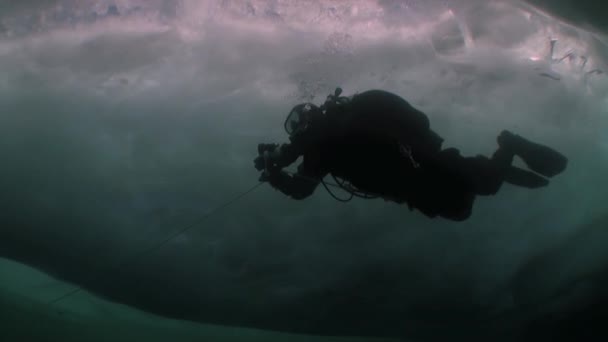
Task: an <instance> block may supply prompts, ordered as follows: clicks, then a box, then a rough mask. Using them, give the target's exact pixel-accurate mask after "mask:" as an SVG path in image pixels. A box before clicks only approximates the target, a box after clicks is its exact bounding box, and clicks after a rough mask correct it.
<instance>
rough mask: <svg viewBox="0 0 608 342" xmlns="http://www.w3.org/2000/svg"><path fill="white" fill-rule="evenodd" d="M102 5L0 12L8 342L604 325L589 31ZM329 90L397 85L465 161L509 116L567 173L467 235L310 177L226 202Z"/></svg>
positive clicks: (490, 7)
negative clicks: (259, 157) (304, 188)
mask: <svg viewBox="0 0 608 342" xmlns="http://www.w3.org/2000/svg"><path fill="white" fill-rule="evenodd" d="M117 4H118V3H117ZM60 5H61V6H60ZM110 5H111V4H109V3H102V2H100V3H93V2H90V3H89V2H80V3H76V2H65V3H62V4H61V3H60V2H57V3H54V4H48V3H46V4H45V3H43V2H38V3H36V2H32V3H29V4H25V3H24V4H23V5H17V3H15V4H10V5H5V7H3V12H2V16H1V17H0V18H1V20H0V23H1V24H2V25H1V26H0V35H2V36H3V38H2V40H0V73H1V75H2V76H1V77H0V113H1V114H0V155H1V156H3V158H2V160H3V163H2V167H1V168H0V189H2V195H1V196H0V203H1V204H2V207H3V208H4V210H3V213H2V214H0V256H2V257H4V258H6V259H9V260H14V261H16V262H18V263H13V262H9V261H3V262H2V263H1V264H0V266H1V267H0V274H2V276H1V277H2V278H1V279H2V281H1V282H0V283H1V284H2V285H0V288H2V292H1V295H0V300H1V301H2V303H1V305H0V308H1V309H0V314H1V316H0V326H1V327H2V329H6V330H5V331H7V333H8V334H9V335H8V336H9V338H12V340H15V341H22V340H24V339H26V340H28V341H38V340H39V341H46V340H53V341H55V340H69V339H68V336H71V337H69V338H73V340H75V341H76V340H84V339H86V340H99V341H106V340H108V341H109V340H112V341H117V340H125V341H126V340H134V339H137V340H140V339H141V340H147V341H164V340H169V339H171V340H178V341H181V340H183V341H190V340H200V339H206V340H214V341H216V340H217V341H257V340H269V339H276V340H286V339H287V340H295V341H297V340H302V341H305V340H306V341H308V340H328V341H329V340H331V341H333V340H341V339H340V338H329V337H328V338H323V337H311V336H310V335H324V336H362V338H361V340H365V341H371V340H373V339H372V338H373V337H385V338H401V339H407V340H436V341H446V340H450V341H454V340H467V341H471V340H488V339H489V340H530V341H532V340H534V341H537V340H541V341H545V340H547V341H549V340H551V341H555V340H572V339H585V340H594V339H595V340H600V339H601V338H602V336H604V337H605V332H602V330H601V322H603V319H604V318H605V317H606V312H605V310H604V309H603V303H605V301H606V292H605V290H604V289H603V288H604V287H605V286H604V285H605V282H606V273H605V269H606V265H607V262H608V254H607V253H606V252H605V248H603V246H604V244H605V242H606V241H607V240H606V239H607V237H606V233H605V232H604V228H605V226H606V221H607V218H606V217H607V216H606V211H605V210H606V208H605V200H606V199H607V197H608V193H607V192H606V191H605V189H604V188H603V187H602V184H603V179H604V175H605V174H606V169H607V168H608V158H607V157H606V156H607V154H606V148H607V142H606V137H605V129H606V125H607V121H606V114H608V113H606V112H607V109H606V108H607V107H606V104H607V102H606V90H607V89H608V87H607V82H606V79H605V78H604V76H603V74H602V73H601V72H600V71H601V70H603V69H602V68H604V67H605V60H604V59H603V57H602V56H604V51H605V47H604V45H602V43H601V41H602V39H603V38H602V36H601V35H598V36H594V35H592V34H590V33H589V32H587V31H582V30H578V29H575V28H573V27H571V26H564V25H562V24H561V23H560V21H559V19H554V18H551V17H550V16H549V17H546V16H537V15H536V14H534V13H530V12H525V11H524V10H519V9H516V8H515V7H513V5H509V4H503V3H500V2H496V3H494V2H490V3H488V2H454V3H452V4H451V5H450V6H451V10H452V11H451V12H450V11H448V7H446V5H445V3H444V2H439V1H437V2H427V3H425V2H415V1H412V2H410V1H407V2H390V1H380V2H379V3H378V4H376V3H373V2H365V3H358V2H352V3H350V2H343V3H336V4H334V3H329V2H322V1H319V2H311V3H306V4H302V3H297V2H293V3H290V2H269V3H266V2H250V3H249V5H244V4H243V3H241V2H230V1H224V2H217V3H216V2H187V1H183V2H179V1H175V2H171V1H164V2H163V1H156V2H147V3H138V2H135V1H134V2H132V3H128V2H124V3H120V4H118V6H117V7H116V8H115V9H110V8H109V7H108V6H110ZM0 8H2V7H0ZM108 10H109V11H108ZM115 11H116V12H118V15H114V14H116V13H115ZM526 11H527V10H526ZM93 12H94V13H97V14H96V15H95V16H94V17H91V15H92V14H91V13H93ZM577 13H578V12H577ZM580 13H584V12H583V11H581V12H580ZM92 18H93V19H92ZM572 20H573V22H575V21H574V19H572ZM590 20H591V19H590ZM551 38H554V39H557V43H556V45H555V49H554V55H553V56H550V55H549V47H550V43H549V41H550V39H551ZM563 56H568V57H567V58H565V59H563V60H562V58H561V57H563ZM552 59H553V60H552ZM336 86H341V87H342V88H344V91H345V93H346V95H350V94H353V93H356V92H361V91H364V90H367V89H370V88H381V89H386V90H390V91H393V92H395V93H398V94H400V95H402V96H403V97H404V98H406V99H408V101H410V102H411V103H412V104H414V105H415V106H416V107H418V108H420V109H421V110H423V111H424V112H425V113H427V114H428V116H429V118H430V119H431V124H432V126H433V128H434V129H435V130H436V131H437V132H439V133H440V134H441V135H442V136H443V137H444V138H445V139H446V143H445V144H446V145H447V146H455V147H458V148H460V149H461V150H462V151H463V153H465V154H468V155H473V154H477V153H483V154H488V153H491V152H492V151H493V150H494V148H495V137H496V135H497V133H498V132H500V130H502V129H505V128H507V129H511V130H513V131H516V132H518V133H520V134H522V135H524V136H526V137H529V138H531V139H533V140H536V141H539V142H542V143H546V144H549V145H551V146H553V147H555V148H557V149H558V150H560V151H562V152H564V154H566V155H567V156H568V157H569V158H570V166H569V169H568V170H567V172H566V173H564V174H563V175H560V176H559V177H557V178H555V180H554V181H552V184H551V185H550V186H549V187H548V188H545V189H542V190H536V191H526V190H522V189H519V188H513V187H508V186H505V187H504V188H503V189H502V190H501V192H500V193H499V194H498V195H497V196H495V197H482V198H479V199H478V200H477V201H476V204H475V208H474V214H473V216H472V217H471V219H470V220H468V221H466V222H463V223H453V222H449V221H444V220H440V219H437V220H430V219H428V218H426V217H424V216H422V215H421V214H420V213H418V212H410V211H408V210H407V208H405V207H400V206H398V205H396V204H392V203H390V202H385V201H382V200H368V201H364V200H356V201H353V202H350V203H348V204H342V203H337V202H335V201H333V200H332V199H331V197H330V196H328V195H327V194H326V193H324V191H322V189H321V188H320V189H319V190H317V192H316V193H315V195H313V197H311V198H309V199H307V200H306V201H301V202H298V201H293V200H290V199H288V198H285V197H283V196H282V195H281V194H280V193H278V192H276V191H274V190H272V189H270V188H269V187H268V186H267V185H262V186H260V187H258V188H256V189H255V190H254V191H252V192H251V193H248V194H247V195H246V196H244V197H242V198H239V199H238V200H237V201H235V202H233V203H232V202H231V203H230V204H229V205H228V206H225V207H224V206H223V205H224V204H226V203H228V202H230V200H231V199H232V198H235V197H237V196H239V195H240V194H242V193H244V192H246V191H247V190H248V189H251V188H252V187H253V186H255V185H256V184H257V178H258V174H257V172H256V170H255V169H254V168H253V167H252V166H253V164H252V159H253V157H255V154H256V144H257V143H259V142H275V141H276V142H281V141H285V140H286V134H285V133H284V132H283V131H282V123H283V120H284V117H285V115H286V114H287V111H288V110H289V109H290V108H291V107H292V106H293V105H294V104H296V103H299V102H302V101H303V100H311V99H312V100H313V101H316V102H319V101H322V99H324V98H325V96H326V95H327V94H328V93H329V92H330V91H332V90H333V89H334V87H336ZM217 208H221V210H217V211H216V209H217ZM184 230H185V231H184ZM182 231H184V232H183V234H179V233H180V232H182ZM178 234H179V235H178ZM165 242H166V243H165ZM159 244H162V246H159ZM25 265H28V266H25ZM28 267H32V268H34V269H37V270H38V271H41V272H44V274H42V273H37V272H38V271H34V270H33V269H30V268H28ZM73 286H75V287H76V288H82V289H83V290H82V291H79V292H77V293H75V294H74V295H72V296H69V297H67V298H65V299H62V300H61V301H59V302H57V303H55V304H53V305H48V304H47V303H49V302H51V301H53V300H54V299H57V298H59V297H60V296H61V295H62V294H65V293H69V292H70V290H71V289H73V288H74V287H73ZM123 304H125V305H128V306H130V307H132V308H136V309H138V310H142V311H146V312H148V313H149V314H148V313H146V314H144V313H141V312H135V311H133V309H131V308H127V307H125V306H123ZM151 314H155V315H157V316H151ZM161 317H163V318H161ZM204 324H211V325H204ZM218 325H219V326H218ZM243 328H258V329H263V330H264V331H260V330H247V329H243ZM274 331H281V332H288V333H294V334H299V335H284V334H281V333H277V332H274ZM77 336H78V337H77ZM12 340H11V341H12Z"/></svg>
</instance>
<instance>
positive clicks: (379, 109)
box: [254, 88, 568, 221]
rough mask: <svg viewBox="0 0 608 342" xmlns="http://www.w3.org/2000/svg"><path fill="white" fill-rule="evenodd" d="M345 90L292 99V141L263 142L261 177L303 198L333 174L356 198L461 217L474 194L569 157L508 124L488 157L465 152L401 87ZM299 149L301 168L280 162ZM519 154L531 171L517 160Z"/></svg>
mask: <svg viewBox="0 0 608 342" xmlns="http://www.w3.org/2000/svg"><path fill="white" fill-rule="evenodd" d="M341 93H342V90H341V89H340V88H337V89H336V91H335V93H334V94H331V95H329V96H328V97H327V99H326V101H325V103H324V104H323V105H322V106H320V107H319V106H316V105H314V104H312V103H302V104H299V105H297V106H295V107H294V108H293V109H292V110H291V112H290V114H289V116H288V117H287V120H286V121H285V130H286V131H287V133H288V134H289V140H290V143H285V144H282V145H279V144H259V145H258V156H257V157H256V158H255V160H254V165H255V168H256V169H257V170H258V171H262V175H261V176H260V181H267V182H269V184H270V185H271V186H272V187H274V188H275V189H277V190H279V191H281V192H282V193H284V194H286V195H288V196H290V197H292V198H294V199H304V198H306V197H308V196H310V195H311V194H312V193H313V192H314V190H315V189H316V187H317V186H318V185H319V184H320V183H322V184H323V185H325V183H324V182H323V178H324V177H325V176H326V175H332V176H333V177H334V179H335V180H336V182H337V183H338V184H339V185H340V187H342V188H343V189H344V190H346V191H348V192H349V193H350V194H351V198H352V195H357V196H360V197H366V198H373V197H381V198H384V199H385V200H390V201H394V202H396V203H399V204H403V203H406V204H407V205H408V206H409V208H410V210H413V209H417V210H419V211H420V212H422V213H423V214H424V215H426V216H428V217H431V218H433V217H437V216H440V217H443V218H446V219H450V220H454V221H463V220H466V219H467V218H469V216H470V215H471V213H472V208H473V202H474V200H475V198H476V196H477V195H485V196H489V195H494V194H496V193H497V192H498V191H499V189H500V188H501V186H502V184H503V183H504V182H506V183H509V184H513V185H516V186H520V187H525V188H530V189H534V188H540V187H544V186H547V185H548V184H549V180H548V179H547V178H545V177H553V176H555V175H557V174H559V173H561V172H562V171H564V170H565V168H566V165H567V163H568V160H567V158H566V157H564V156H563V155H562V154H560V153H559V152H557V151H555V150H553V149H551V148H549V147H547V146H544V145H540V144H537V143H534V142H531V141H529V140H526V139H524V138H522V137H521V136H519V135H516V134H513V133H511V132H509V131H506V130H505V131H502V132H501V134H500V135H499V136H498V138H497V142H498V149H497V150H496V152H494V154H493V155H492V157H491V158H488V157H485V156H481V155H478V156H475V157H463V156H462V155H461V154H460V152H459V150H457V149H455V148H446V149H442V144H443V138H441V137H440V136H439V135H438V134H437V133H435V132H434V131H432V130H431V128H430V123H429V120H428V118H427V116H426V115H425V114H424V113H422V112H421V111H419V110H417V109H416V108H414V107H413V106H411V105H410V104H409V103H408V102H407V101H405V100H404V99H403V98H401V97H399V96H398V95H395V94H393V93H390V92H387V91H383V90H369V91H365V92H362V93H360V94H356V95H354V96H351V97H345V96H340V95H341ZM300 156H302V157H303V161H302V163H301V164H300V165H299V166H298V170H297V173H295V174H292V173H288V172H286V171H284V170H283V169H284V168H285V167H287V166H289V165H290V164H292V163H294V162H295V161H296V160H297V159H298V158H299V157H300ZM515 156H518V157H520V158H521V159H522V160H523V161H524V163H525V164H526V165H527V166H528V168H529V169H530V170H531V171H530V170H524V169H521V168H518V167H515V166H513V165H512V162H513V159H514V157H515ZM543 176H544V177H543ZM339 179H341V180H339ZM326 188H327V186H326ZM328 190H329V189H328ZM334 197H335V196H334Z"/></svg>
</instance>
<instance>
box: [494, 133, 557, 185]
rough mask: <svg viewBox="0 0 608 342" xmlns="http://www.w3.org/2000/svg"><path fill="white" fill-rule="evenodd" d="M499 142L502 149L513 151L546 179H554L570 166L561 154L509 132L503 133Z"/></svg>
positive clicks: (498, 139) (499, 137)
mask: <svg viewBox="0 0 608 342" xmlns="http://www.w3.org/2000/svg"><path fill="white" fill-rule="evenodd" d="M497 141H498V145H499V146H500V147H501V148H503V149H506V150H509V151H512V152H513V154H515V155H517V156H518V157H520V158H521V159H523V161H524V162H525V163H526V165H527V166H528V167H529V168H530V170H532V171H534V172H536V173H539V174H541V175H543V176H545V177H553V176H555V175H557V174H560V173H562V172H563V171H564V170H565V169H566V166H567V165H568V158H566V157H565V156H564V155H562V154H561V153H559V152H557V151H555V150H554V149H552V148H550V147H548V146H545V145H541V144H537V143H534V142H531V141H529V140H527V139H524V138H522V137H521V136H519V135H517V134H513V133H511V132H509V131H506V130H505V131H502V132H501V133H500V135H499V136H498V138H497Z"/></svg>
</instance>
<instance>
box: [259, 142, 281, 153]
mask: <svg viewBox="0 0 608 342" xmlns="http://www.w3.org/2000/svg"><path fill="white" fill-rule="evenodd" d="M277 147H279V144H258V154H259V155H263V154H264V152H266V151H268V152H274V150H276V149H277Z"/></svg>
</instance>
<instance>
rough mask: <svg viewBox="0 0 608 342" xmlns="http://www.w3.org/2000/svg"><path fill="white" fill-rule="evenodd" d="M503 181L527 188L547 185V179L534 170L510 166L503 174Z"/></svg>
mask: <svg viewBox="0 0 608 342" xmlns="http://www.w3.org/2000/svg"><path fill="white" fill-rule="evenodd" d="M505 182H507V183H509V184H513V185H517V186H521V187H524V188H528V189H536V188H542V187H545V186H547V185H549V180H548V179H546V178H544V177H541V176H539V175H537V174H536V173H534V172H531V171H528V170H524V169H520V168H518V167H516V166H511V167H510V168H509V170H507V173H506V174H505Z"/></svg>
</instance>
